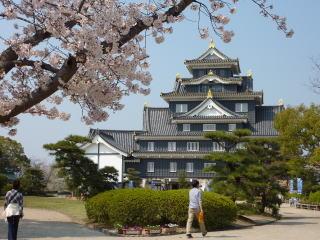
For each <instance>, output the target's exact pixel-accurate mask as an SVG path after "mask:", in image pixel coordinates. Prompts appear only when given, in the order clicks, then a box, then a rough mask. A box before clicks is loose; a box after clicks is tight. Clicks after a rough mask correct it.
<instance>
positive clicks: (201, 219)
mask: <svg viewBox="0 0 320 240" xmlns="http://www.w3.org/2000/svg"><path fill="white" fill-rule="evenodd" d="M198 221H199V223H203V222H204V212H203V211H200V212H199V213H198Z"/></svg>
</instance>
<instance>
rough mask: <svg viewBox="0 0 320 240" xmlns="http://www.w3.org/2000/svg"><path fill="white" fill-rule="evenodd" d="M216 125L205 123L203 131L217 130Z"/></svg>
mask: <svg viewBox="0 0 320 240" xmlns="http://www.w3.org/2000/svg"><path fill="white" fill-rule="evenodd" d="M215 130H216V125H215V124H203V131H215Z"/></svg>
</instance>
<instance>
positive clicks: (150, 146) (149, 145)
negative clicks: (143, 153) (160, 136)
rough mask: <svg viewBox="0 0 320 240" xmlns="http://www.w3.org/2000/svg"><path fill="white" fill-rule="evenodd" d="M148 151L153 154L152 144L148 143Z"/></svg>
mask: <svg viewBox="0 0 320 240" xmlns="http://www.w3.org/2000/svg"><path fill="white" fill-rule="evenodd" d="M148 151H149V152H153V151H154V142H148Z"/></svg>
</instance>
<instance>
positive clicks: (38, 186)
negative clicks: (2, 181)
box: [20, 166, 46, 195]
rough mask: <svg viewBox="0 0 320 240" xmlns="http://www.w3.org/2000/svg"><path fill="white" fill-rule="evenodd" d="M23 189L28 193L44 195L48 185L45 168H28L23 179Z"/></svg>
mask: <svg viewBox="0 0 320 240" xmlns="http://www.w3.org/2000/svg"><path fill="white" fill-rule="evenodd" d="M20 181H21V189H22V191H23V193H24V194H26V195H43V194H44V190H45V187H46V179H45V174H44V172H43V170H42V169H41V168H40V167H39V166H34V167H29V168H27V169H26V170H25V171H24V173H23V175H22V177H21V179H20Z"/></svg>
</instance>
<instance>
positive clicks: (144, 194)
mask: <svg viewBox="0 0 320 240" xmlns="http://www.w3.org/2000/svg"><path fill="white" fill-rule="evenodd" d="M188 204H189V201H188V190H170V191H153V190H147V189H120V190H112V191H107V192H104V193H101V194H98V195H96V196H94V197H92V198H90V199H88V200H87V201H86V210H87V215H88V218H89V219H90V220H93V221H94V222H98V223H103V224H108V225H114V224H117V223H118V224H122V225H127V226H137V225H138V226H146V225H157V224H166V223H176V224H178V225H180V226H185V224H186V221H187V218H188ZM203 208H204V211H205V221H206V226H207V228H208V229H217V228H222V227H226V226H228V225H229V224H230V223H231V222H232V221H233V220H234V219H235V217H236V213H237V207H236V205H235V204H234V203H233V202H232V201H231V200H230V199H229V198H227V197H224V196H221V195H219V194H216V193H212V192H205V193H204V196H203Z"/></svg>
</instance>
